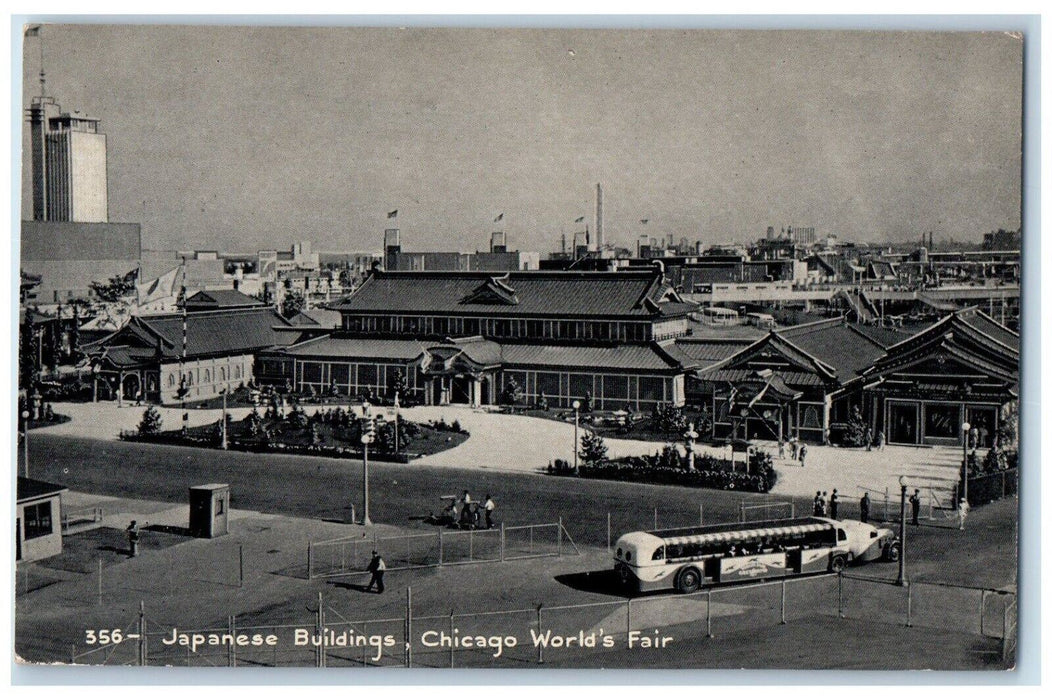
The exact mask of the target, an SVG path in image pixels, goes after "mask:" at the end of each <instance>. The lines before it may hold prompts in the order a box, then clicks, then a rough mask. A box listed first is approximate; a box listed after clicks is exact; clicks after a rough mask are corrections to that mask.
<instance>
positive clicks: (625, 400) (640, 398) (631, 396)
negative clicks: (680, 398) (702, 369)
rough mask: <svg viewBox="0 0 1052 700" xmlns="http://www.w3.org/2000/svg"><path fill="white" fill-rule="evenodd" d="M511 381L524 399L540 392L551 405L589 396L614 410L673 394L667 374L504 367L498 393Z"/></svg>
mask: <svg viewBox="0 0 1052 700" xmlns="http://www.w3.org/2000/svg"><path fill="white" fill-rule="evenodd" d="M512 381H514V382H515V386H516V387H518V389H519V391H520V392H521V395H522V398H523V400H525V401H526V402H528V403H536V402H537V401H538V400H540V397H541V394H543V395H544V397H545V399H547V400H548V402H549V404H550V405H553V406H569V405H571V404H572V403H573V402H574V401H575V400H578V401H580V400H582V399H584V398H585V397H589V396H590V397H591V399H592V407H593V408H596V409H599V410H615V409H620V408H624V407H625V406H626V405H632V406H633V407H635V406H638V405H639V404H640V403H647V404H658V403H668V402H672V401H673V398H674V397H673V391H672V379H671V378H669V377H657V376H646V375H626V374H595V373H585V372H537V371H529V370H505V371H504V372H502V373H501V385H500V386H501V392H502V394H505V393H507V391H508V389H509V387H511V382H512Z"/></svg>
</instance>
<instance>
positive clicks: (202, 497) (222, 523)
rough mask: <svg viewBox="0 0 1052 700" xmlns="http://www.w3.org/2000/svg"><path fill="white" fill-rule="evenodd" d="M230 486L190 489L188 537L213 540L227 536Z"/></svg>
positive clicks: (208, 486)
mask: <svg viewBox="0 0 1052 700" xmlns="http://www.w3.org/2000/svg"><path fill="white" fill-rule="evenodd" d="M229 511H230V484H202V485H200V486H191V487H190V536H191V537H206V538H209V539H211V538H213V537H219V536H220V535H225V534H227V527H226V526H227V515H228V512H229Z"/></svg>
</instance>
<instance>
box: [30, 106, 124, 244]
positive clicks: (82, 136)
mask: <svg viewBox="0 0 1052 700" xmlns="http://www.w3.org/2000/svg"><path fill="white" fill-rule="evenodd" d="M29 125H30V133H31V135H32V154H31V155H32V163H33V219H34V220H36V221H77V222H84V223H105V222H107V221H109V194H108V191H107V186H106V135H105V134H102V133H99V120H98V119H95V118H93V117H89V116H87V115H84V114H81V113H80V112H63V111H62V108H61V107H60V106H59V105H58V104H57V103H56V102H55V100H54V99H53V98H50V97H44V96H41V97H35V98H33V102H32V104H31V105H30V107H29Z"/></svg>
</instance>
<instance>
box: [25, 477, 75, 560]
mask: <svg viewBox="0 0 1052 700" xmlns="http://www.w3.org/2000/svg"><path fill="white" fill-rule="evenodd" d="M17 488H18V493H17V499H16V500H17V507H16V514H15V561H37V560H39V559H46V558H48V557H53V556H55V555H56V554H61V553H62V494H63V493H65V492H66V491H68V489H67V488H66V487H65V486H62V485H60V484H52V483H50V482H47V481H40V480H39V479H29V478H27V477H22V476H20V477H18V487H17Z"/></svg>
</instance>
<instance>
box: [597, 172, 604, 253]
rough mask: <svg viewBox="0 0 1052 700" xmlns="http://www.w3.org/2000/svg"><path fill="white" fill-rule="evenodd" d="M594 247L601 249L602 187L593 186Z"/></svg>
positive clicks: (599, 184)
mask: <svg viewBox="0 0 1052 700" xmlns="http://www.w3.org/2000/svg"><path fill="white" fill-rule="evenodd" d="M595 247H596V249H597V250H602V249H603V185H602V183H598V184H596V186H595Z"/></svg>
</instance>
